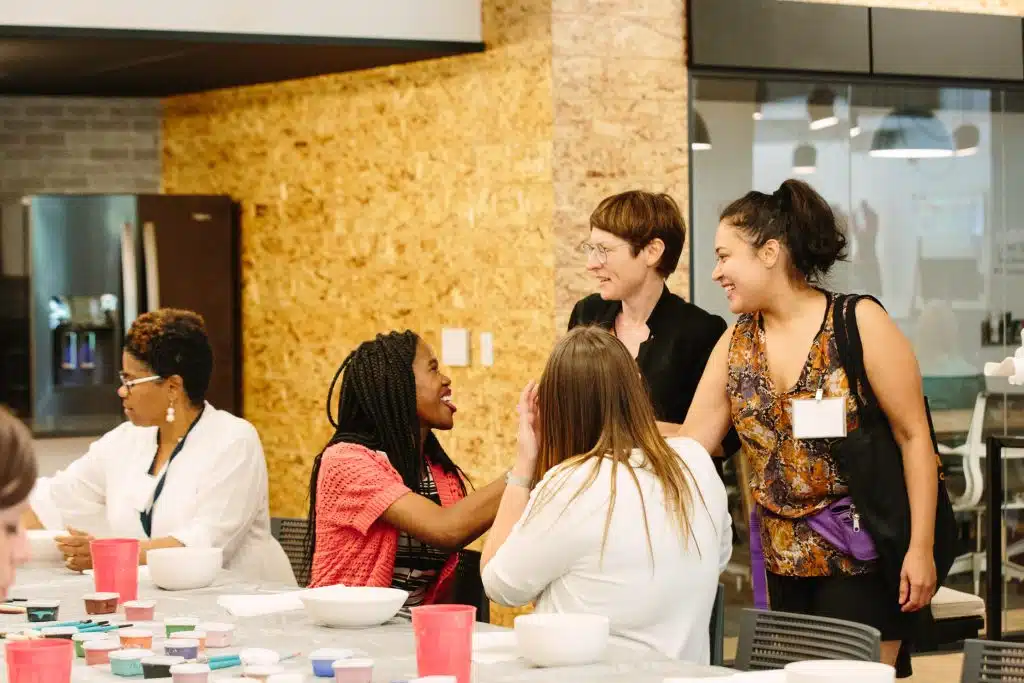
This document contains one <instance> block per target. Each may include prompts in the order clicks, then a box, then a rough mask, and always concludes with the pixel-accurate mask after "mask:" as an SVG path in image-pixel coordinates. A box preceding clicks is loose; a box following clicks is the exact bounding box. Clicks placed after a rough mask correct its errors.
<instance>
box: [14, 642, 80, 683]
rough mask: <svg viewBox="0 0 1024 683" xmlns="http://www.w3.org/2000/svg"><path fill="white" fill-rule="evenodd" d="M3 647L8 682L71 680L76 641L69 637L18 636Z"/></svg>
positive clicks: (68, 681) (58, 681) (50, 682)
mask: <svg viewBox="0 0 1024 683" xmlns="http://www.w3.org/2000/svg"><path fill="white" fill-rule="evenodd" d="M5 649H6V655H7V657H6V658H7V680H8V681H9V682H10V683H71V662H72V660H74V658H75V645H74V643H72V642H71V641H70V640H64V639H61V638H44V639H41V640H19V641H14V642H10V643H7V645H6V648H5Z"/></svg>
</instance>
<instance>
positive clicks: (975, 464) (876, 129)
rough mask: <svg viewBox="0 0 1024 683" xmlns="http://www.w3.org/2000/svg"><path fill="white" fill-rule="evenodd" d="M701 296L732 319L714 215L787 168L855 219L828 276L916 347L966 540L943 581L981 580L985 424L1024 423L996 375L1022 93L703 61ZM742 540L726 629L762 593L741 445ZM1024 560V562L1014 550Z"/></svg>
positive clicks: (1023, 160) (1014, 267)
mask: <svg viewBox="0 0 1024 683" xmlns="http://www.w3.org/2000/svg"><path fill="white" fill-rule="evenodd" d="M691 93H692V99H691V103H690V104H691V108H690V116H691V120H690V123H691V128H690V130H691V131H693V136H692V140H691V146H692V151H691V169H692V176H691V183H692V191H691V207H692V215H691V225H692V242H691V247H692V252H691V253H692V264H691V274H692V278H691V297H692V300H693V301H694V303H696V304H697V305H699V306H702V307H704V308H706V309H708V310H711V311H713V312H715V313H718V314H720V315H722V316H723V317H724V318H726V320H727V321H729V322H731V321H732V319H733V318H734V316H732V315H731V314H730V313H729V310H728V307H727V305H726V300H725V296H724V295H723V293H722V292H721V290H720V289H719V287H718V286H717V285H716V284H715V283H714V282H713V281H712V280H711V271H712V268H713V267H714V262H715V258H714V235H715V229H716V227H717V224H718V215H719V212H720V211H721V210H722V208H723V207H724V206H725V205H726V204H727V203H728V202H729V201H731V200H732V199H735V198H736V197H739V196H741V195H742V194H743V193H745V192H747V191H748V190H750V189H757V190H761V191H762V192H769V193H770V192H773V191H774V190H775V189H776V188H777V187H778V185H779V184H780V183H781V182H782V181H783V180H785V179H786V178H789V177H798V178H802V179H803V180H806V181H807V182H808V183H810V184H811V185H812V186H814V187H815V188H816V189H817V190H818V191H819V192H821V193H822V195H823V196H824V197H825V198H826V199H827V200H828V201H829V202H830V203H831V204H832V205H833V207H834V208H835V209H836V211H837V212H838V213H839V214H840V215H841V216H842V218H843V220H844V221H845V223H846V226H847V233H848V236H849V239H850V250H849V251H850V254H849V259H848V261H847V262H845V263H842V264H840V265H839V266H838V267H837V268H836V269H835V271H834V273H833V274H832V277H831V280H830V281H829V282H827V283H826V286H827V287H829V288H831V289H834V290H838V291H846V292H853V291H856V292H864V293H869V294H873V295H874V296H876V297H878V298H879V299H880V300H881V301H882V303H883V304H884V305H885V307H886V308H887V309H888V311H889V313H890V315H892V317H893V319H894V320H895V321H896V322H897V324H898V325H899V326H900V327H901V328H902V329H903V331H904V332H905V333H906V335H907V336H908V337H909V338H910V339H911V341H912V342H913V344H914V349H915V351H916V353H917V357H918V361H919V363H920V366H921V371H922V374H923V376H924V389H925V394H926V395H927V397H928V400H929V404H930V407H931V411H932V418H933V422H934V427H935V431H936V435H937V439H938V442H939V450H940V452H941V454H942V458H943V461H944V462H945V463H946V465H947V470H948V474H949V476H948V486H949V489H950V494H951V496H952V497H953V499H954V501H955V503H956V505H957V509H958V515H959V517H960V519H961V521H962V530H961V543H962V551H963V555H962V556H961V558H960V559H959V560H958V562H957V564H956V565H955V566H954V572H953V574H952V575H951V578H950V580H949V581H948V582H947V584H946V585H948V586H950V587H953V588H957V589H959V590H964V591H967V592H972V593H977V594H979V595H984V590H983V589H984V569H985V565H984V552H983V551H984V548H985V547H986V544H987V543H988V541H989V539H988V538H987V533H986V532H985V529H987V526H985V525H984V524H982V521H981V517H982V509H983V507H984V502H985V499H984V494H985V477H984V474H985V468H984V447H985V444H984V439H985V437H987V436H988V435H989V434H1007V435H1011V436H1024V397H1017V396H1014V395H1008V394H1007V393H1006V387H1007V386H1008V385H1007V384H1006V383H1005V381H1004V382H1003V383H1002V384H1001V385H997V384H993V383H991V382H990V383H989V384H988V386H987V385H986V382H985V378H984V376H983V367H984V365H985V363H986V362H995V361H1001V360H1002V359H1004V358H1005V357H1007V356H1012V355H1013V354H1014V351H1015V350H1016V349H1017V348H1018V347H1019V346H1020V345H1021V327H1022V319H1024V92H1021V91H1020V90H1010V89H1002V88H992V87H977V86H969V85H965V86H960V87H956V86H954V87H946V86H938V85H931V84H928V85H922V84H920V83H917V84H910V85H908V84H905V83H891V84H886V83H880V82H878V81H877V80H873V81H871V82H870V83H857V82H848V83H843V82H841V81H817V82H810V81H806V80H792V79H791V80H787V79H786V78H785V77H779V78H773V77H767V78H764V77H751V76H749V75H747V76H744V77H728V76H722V75H720V74H716V75H714V76H694V77H693V80H692V88H691ZM727 476H734V477H735V482H736V487H735V489H734V490H735V492H736V495H735V501H734V505H735V507H736V514H735V515H734V519H735V520H736V535H737V538H738V541H737V545H736V551H735V554H734V562H733V566H732V567H731V568H730V573H731V574H732V575H733V578H735V579H736V580H735V581H733V580H728V577H727V580H726V584H727V587H728V594H729V599H728V601H727V602H728V604H729V609H728V610H727V617H728V624H729V629H728V630H729V633H728V635H735V630H734V626H735V624H736V623H737V615H738V608H740V607H743V606H749V605H750V604H752V599H751V595H750V583H749V580H748V579H747V577H748V576H749V553H748V551H747V547H748V544H747V538H746V534H747V524H746V521H745V520H746V519H747V518H748V514H747V512H748V506H749V504H750V500H749V493H748V492H747V488H746V484H745V477H746V474H745V465H744V463H743V461H742V458H734V459H733V461H732V462H731V463H730V467H729V472H728V473H727ZM1003 485H1004V487H1005V501H1006V503H1005V504H1004V506H1003V516H1004V524H1003V528H1004V529H1005V534H1004V536H1005V537H1004V538H1002V539H995V542H997V543H1003V544H1004V545H1005V548H1006V551H1005V553H1004V559H1005V561H1004V566H1003V576H1004V580H1005V582H1006V590H1005V591H1004V607H1005V611H1004V628H1005V629H1006V630H1008V631H1020V630H1024V590H1021V589H1022V588H1024V512H1021V510H1024V459H1019V460H1018V459H1014V458H1012V457H1009V458H1007V459H1006V461H1005V476H1004V478H1003ZM1018 562H1019V563H1020V564H1018Z"/></svg>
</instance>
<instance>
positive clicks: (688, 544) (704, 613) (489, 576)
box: [483, 439, 732, 664]
mask: <svg viewBox="0 0 1024 683" xmlns="http://www.w3.org/2000/svg"><path fill="white" fill-rule="evenodd" d="M669 445H670V446H671V447H672V448H673V449H674V450H675V451H676V452H677V453H678V454H679V457H680V458H682V459H683V460H684V461H685V462H686V464H687V466H688V467H689V471H690V477H689V481H690V486H691V487H692V492H693V500H692V504H691V506H690V515H689V517H690V524H691V531H692V533H691V535H690V536H689V538H687V539H686V540H684V539H683V536H682V534H681V533H680V531H679V529H678V527H677V526H676V525H675V524H674V522H673V520H672V519H671V517H670V514H669V512H668V511H667V510H666V507H665V493H664V489H663V488H662V486H661V483H660V482H659V481H658V480H657V479H656V478H655V477H654V474H653V472H651V470H650V469H648V468H646V467H644V462H645V458H644V456H643V454H642V453H640V452H639V451H635V452H634V453H633V456H632V458H631V459H630V462H631V465H632V469H633V471H634V472H635V473H636V476H637V478H638V479H639V481H640V489H641V491H642V495H641V492H640V491H638V490H637V486H636V484H635V483H634V482H633V478H632V477H631V476H630V473H629V468H627V467H619V468H618V470H617V471H616V497H615V510H614V513H613V514H612V521H611V526H610V527H609V529H608V538H607V545H606V546H605V549H604V557H603V558H602V556H601V540H602V536H603V535H604V525H605V520H606V518H607V514H608V503H609V500H610V497H611V483H612V467H611V465H612V461H611V460H610V459H607V458H605V459H603V460H602V461H601V462H600V464H599V467H600V469H599V470H598V473H597V478H596V479H595V480H594V482H593V483H592V484H591V485H590V487H589V488H587V489H586V490H585V491H583V493H581V494H580V495H579V496H578V497H576V498H575V499H573V495H574V494H575V493H576V492H577V491H578V490H579V489H580V487H581V486H582V485H583V484H584V483H586V481H587V479H588V478H589V476H590V474H591V473H592V472H593V471H594V470H593V467H594V465H593V464H591V463H588V464H585V465H583V466H581V467H579V468H578V469H576V470H575V471H574V472H572V473H571V474H569V475H568V476H567V477H566V479H565V481H564V484H563V485H562V486H561V487H560V488H559V489H558V491H557V492H555V493H554V495H553V496H551V498H550V499H547V495H548V494H545V500H546V502H545V503H544V505H543V506H542V507H541V508H540V509H538V510H537V512H536V513H535V514H534V515H533V516H529V515H530V511H531V510H532V508H533V507H534V505H535V504H536V503H537V496H538V492H540V491H542V490H544V487H545V485H546V484H548V483H549V482H551V481H552V480H554V479H555V477H559V480H561V477H560V476H559V473H560V472H564V471H565V470H564V466H559V467H555V468H553V469H551V470H550V471H549V472H548V473H547V474H546V475H545V476H544V479H543V480H541V482H540V483H539V484H538V485H537V486H536V488H535V489H534V490H533V494H532V495H531V496H530V503H529V505H528V506H527V508H526V510H525V511H524V513H523V516H522V518H520V520H519V521H518V522H517V523H516V525H515V527H513V529H512V532H511V534H509V537H508V539H507V540H506V541H505V543H504V544H502V546H501V547H500V548H499V549H498V551H497V553H495V555H494V557H493V558H492V559H491V561H490V562H489V563H488V564H487V566H486V567H485V568H484V571H483V584H484V589H485V590H486V591H487V596H488V597H489V598H490V599H491V600H493V601H495V602H497V603H498V604H501V605H507V606H519V605H525V604H526V603H528V602H532V601H536V603H537V606H536V611H537V612H538V613H543V612H563V613H564V612H583V613H587V614H600V615H604V616H606V617H608V618H609V619H610V621H611V633H612V635H613V636H618V637H620V638H623V639H626V640H629V641H632V642H634V643H638V644H642V645H646V646H647V647H649V648H651V649H653V650H655V651H657V652H660V653H661V654H663V655H665V656H668V657H672V658H674V659H682V660H685V661H688V662H695V663H698V664H707V663H708V661H709V659H710V649H711V648H710V640H709V638H708V629H709V626H710V621H711V610H712V607H713V606H714V602H715V593H716V591H717V590H718V577H719V574H720V573H721V572H722V570H723V569H725V565H726V564H727V563H728V562H729V558H730V556H731V555H732V518H731V517H730V516H729V506H728V500H727V497H726V491H725V485H724V484H723V483H722V479H721V477H719V476H718V472H717V471H716V470H715V465H714V463H713V462H712V460H711V456H710V455H708V452H707V451H706V450H704V448H702V447H701V445H700V444H699V443H697V442H696V441H694V440H693V439H671V440H669ZM645 511H646V515H647V523H648V529H649V531H650V540H651V546H652V548H653V551H654V558H653V559H654V562H653V564H652V562H651V550H650V549H649V548H648V545H647V534H646V533H645V532H644V512H645Z"/></svg>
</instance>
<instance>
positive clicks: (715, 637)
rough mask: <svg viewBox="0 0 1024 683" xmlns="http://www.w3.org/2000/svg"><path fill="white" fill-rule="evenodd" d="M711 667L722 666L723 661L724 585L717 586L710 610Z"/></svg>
mask: <svg viewBox="0 0 1024 683" xmlns="http://www.w3.org/2000/svg"><path fill="white" fill-rule="evenodd" d="M709 631H710V634H711V665H712V666H722V664H723V662H724V660H725V585H724V584H721V583H720V584H718V591H717V592H716V593H715V605H714V607H712V608H711V626H710V628H709Z"/></svg>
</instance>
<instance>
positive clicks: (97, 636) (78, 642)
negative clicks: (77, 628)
mask: <svg viewBox="0 0 1024 683" xmlns="http://www.w3.org/2000/svg"><path fill="white" fill-rule="evenodd" d="M109 639H110V636H109V635H107V634H106V633H76V634H75V635H73V636H71V642H73V643H74V644H75V654H76V655H77V656H79V657H85V647H84V646H85V644H86V643H87V642H89V641H90V640H109Z"/></svg>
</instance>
